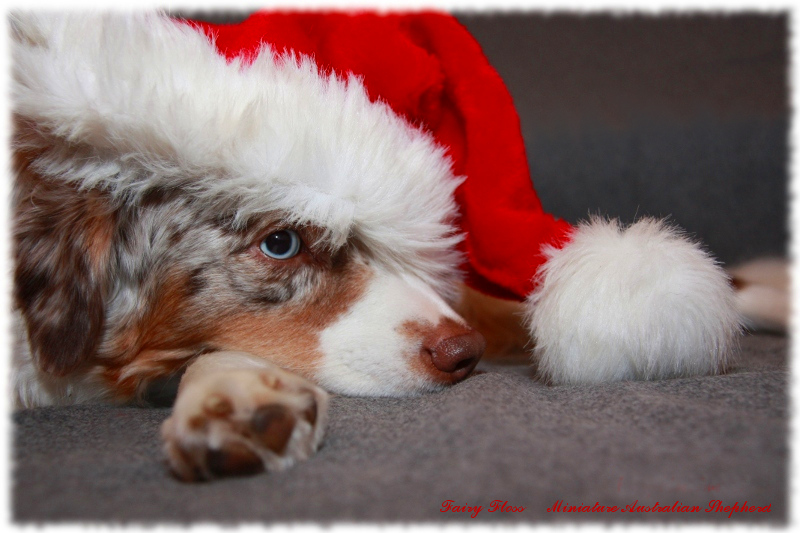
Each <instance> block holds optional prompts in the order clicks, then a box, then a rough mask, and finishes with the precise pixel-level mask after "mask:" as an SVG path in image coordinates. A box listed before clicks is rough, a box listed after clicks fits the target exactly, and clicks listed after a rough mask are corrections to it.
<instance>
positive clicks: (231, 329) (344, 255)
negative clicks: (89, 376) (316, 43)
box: [12, 14, 483, 395]
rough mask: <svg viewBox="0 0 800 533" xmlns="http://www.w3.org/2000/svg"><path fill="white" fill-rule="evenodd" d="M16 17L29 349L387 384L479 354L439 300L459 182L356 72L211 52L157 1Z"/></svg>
mask: <svg viewBox="0 0 800 533" xmlns="http://www.w3.org/2000/svg"><path fill="white" fill-rule="evenodd" d="M12 29H13V32H14V36H15V44H14V85H13V88H14V106H15V126H16V128H15V135H14V143H15V158H16V166H17V184H16V189H15V216H16V222H15V238H16V246H17V267H16V285H15V288H16V293H15V298H16V302H17V305H18V306H19V308H20V309H21V311H22V314H23V316H24V318H25V320H26V324H27V328H28V338H29V343H30V346H31V348H32V353H33V354H34V356H35V357H36V359H37V361H38V363H39V365H40V366H41V367H42V368H44V369H47V370H49V371H51V372H53V373H56V374H66V373H69V372H72V371H75V370H77V369H81V368H84V369H94V370H92V371H97V372H102V373H103V375H104V376H105V378H106V379H108V380H110V381H112V382H114V385H115V386H116V387H122V388H124V387H130V388H131V389H134V388H136V387H137V386H138V385H139V384H140V383H141V382H142V381H143V380H146V379H147V378H150V377H153V376H157V375H160V374H163V373H167V372H169V371H172V370H174V369H175V368H176V367H177V366H179V365H180V364H182V363H183V362H185V361H186V360H187V359H188V358H190V357H192V356H194V355H196V354H198V353H202V352H204V351H210V350H241V351H246V352H249V353H253V354H256V355H259V356H262V357H264V358H267V359H269V360H271V361H273V362H275V363H277V364H279V365H281V366H283V367H285V368H287V369H290V370H294V371H296V372H298V373H300V374H302V375H305V376H308V377H310V378H312V379H315V380H317V381H318V382H320V383H321V384H322V385H323V386H325V387H327V388H328V389H329V390H332V391H336V392H343V393H350V394H380V395H385V394H407V393H410V392H417V391H423V390H431V389H434V388H437V387H440V386H441V385H443V384H448V383H453V382H456V381H458V380H460V379H462V378H463V377H465V376H466V375H467V374H468V373H469V372H470V371H471V370H472V368H473V367H474V366H475V364H476V363H477V360H478V358H479V357H480V355H481V352H482V350H483V340H482V339H481V338H480V336H479V335H478V334H477V333H475V332H474V331H473V330H471V329H470V328H469V327H468V326H467V325H466V324H465V323H464V321H463V320H462V319H461V318H460V317H459V316H458V315H457V314H456V313H455V312H453V311H452V310H451V309H450V307H449V306H448V303H447V302H448V301H450V300H451V299H452V298H454V297H455V295H456V289H457V285H458V283H459V275H458V270H457V265H458V261H459V255H458V253H457V252H456V251H455V248H456V245H457V243H458V241H459V236H458V234H457V231H456V229H455V227H454V222H455V217H456V216H457V213H456V207H455V204H454V201H453V194H454V192H455V189H456V187H457V186H458V184H459V180H458V179H457V178H456V177H455V176H454V175H453V173H452V170H451V165H450V162H449V159H448V158H447V156H446V155H445V153H444V151H443V150H442V149H441V148H440V147H438V146H437V145H436V144H435V143H434V142H433V141H432V139H431V138H430V137H429V136H428V135H426V134H425V133H424V132H422V131H420V130H419V129H416V128H414V127H412V126H410V125H409V124H407V123H406V122H405V121H404V120H403V119H401V118H400V117H398V116H396V115H395V114H394V113H393V112H392V111H391V110H390V109H389V108H388V106H386V105H384V104H381V103H375V102H371V101H370V99H369V98H368V96H367V94H366V92H365V90H364V88H363V86H362V85H361V84H360V83H359V81H358V80H355V79H348V80H342V79H339V78H336V77H335V76H330V75H326V74H323V73H320V72H319V71H318V70H317V69H316V67H315V66H314V65H313V64H312V63H311V62H310V61H309V60H307V59H304V58H297V57H292V56H278V55H275V54H273V53H272V52H271V51H270V50H269V49H267V48H265V49H263V50H262V52H261V54H260V55H259V56H258V57H257V58H256V59H254V60H253V61H252V62H250V63H248V64H247V65H244V64H242V63H241V62H240V61H238V60H236V61H232V62H227V61H226V60H225V59H224V58H222V57H220V56H219V55H218V54H217V52H216V50H215V49H214V46H213V44H212V43H211V42H210V41H209V40H208V39H207V38H206V37H205V36H204V35H202V34H201V33H199V32H197V31H196V30H195V29H193V28H191V27H189V26H186V25H183V24H179V23H176V22H174V21H172V20H169V19H167V18H165V17H161V16H149V15H142V16H140V15H133V16H125V17H122V16H118V15H111V16H92V17H87V16H85V14H82V15H81V16H63V17H53V16H24V17H13V18H12ZM100 368H102V370H97V369H100Z"/></svg>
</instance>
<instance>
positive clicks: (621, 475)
mask: <svg viewBox="0 0 800 533" xmlns="http://www.w3.org/2000/svg"><path fill="white" fill-rule="evenodd" d="M786 345H787V342H786V339H785V338H782V337H773V336H765V335H761V336H748V337H746V338H745V339H744V342H743V352H742V357H741V359H740V362H739V363H738V364H737V365H736V366H735V367H734V368H733V369H732V371H731V372H730V373H728V374H726V375H722V376H715V377H698V378H686V379H673V380H666V381H656V382H628V383H614V384H609V385H584V386H557V387H548V386H546V385H544V384H542V383H539V382H537V381H535V380H533V379H531V375H530V371H529V369H528V367H527V366H525V365H519V364H513V365H498V364H491V365H487V364H484V365H483V366H482V368H481V372H480V373H478V374H477V375H474V376H472V377H470V378H469V379H467V380H466V381H464V382H462V383H461V384H459V385H457V386H455V387H453V388H452V389H449V390H446V391H444V392H442V393H439V394H430V395H426V396H421V397H418V398H408V399H387V398H346V397H336V398H334V399H333V402H332V404H331V419H330V426H329V428H328V433H327V437H326V439H325V444H324V446H323V448H322V450H321V451H320V452H319V453H318V454H317V455H316V456H315V457H313V458H312V459H310V460H309V461H307V462H304V463H301V464H299V465H298V466H296V467H295V468H292V469H290V470H288V471H285V472H281V473H275V474H268V475H257V476H253V477H244V478H234V479H225V480H219V481H214V482H211V483H203V484H185V483H182V482H179V481H177V480H175V479H174V478H172V477H171V476H170V475H169V474H168V472H167V469H166V467H165V464H164V463H163V457H162V455H161V451H160V448H159V440H158V429H159V425H160V423H161V422H162V421H163V420H164V419H165V418H166V417H167V416H168V413H169V410H168V409H166V408H160V409H142V408H133V407H129V408H111V407H103V406H82V407H70V408H42V409H33V410H28V411H24V412H20V413H17V414H16V415H15V416H14V421H15V425H16V435H15V437H16V446H15V452H14V458H15V463H16V466H15V468H14V475H13V480H14V491H13V505H12V509H13V517H14V519H15V520H16V521H20V522H41V521H44V522H55V521H59V522H60V521H104V522H112V523H113V522H150V521H156V522H159V523H172V522H179V523H186V522H205V521H209V520H213V521H216V522H226V523H241V522H253V521H259V522H270V523H274V522H317V523H325V522H329V521H337V522H339V521H373V522H387V521H388V522H416V523H420V522H439V523H451V522H458V523H462V522H572V521H582V522H583V521H615V522H663V521H668V522H688V521H692V522H697V521H703V522H705V521H713V522H717V523H732V522H765V521H766V522H772V523H775V522H781V521H784V520H786V518H787V497H786V494H787V487H786V485H787V471H786V468H787V455H788V453H787V441H786V439H787V416H788V414H787V411H788V403H787V391H786V384H787V372H786V367H787V364H786ZM448 500H452V504H451V507H450V510H448V511H445V512H442V509H443V504H444V505H445V506H446V504H445V502H447V501H448ZM713 500H720V501H721V502H722V504H723V507H726V506H732V505H733V504H735V503H737V502H738V503H739V506H740V507H741V506H742V505H743V504H744V503H745V501H746V502H747V506H748V507H749V506H758V507H765V506H770V508H769V511H768V512H767V511H766V510H765V512H761V513H759V512H757V511H756V512H753V513H750V512H746V513H740V512H737V513H734V514H733V515H732V516H731V515H730V514H731V513H730V511H728V512H722V511H716V506H715V505H714V506H712V508H713V509H715V510H714V511H712V512H706V509H708V508H709V502H711V501H713ZM496 501H499V502H500V504H499V505H500V507H505V510H495V511H494V512H492V511H491V506H492V502H496ZM504 502H507V503H504ZM557 502H561V507H560V509H561V510H560V511H558V512H554V511H551V510H552V509H553V507H554V506H555V505H557ZM676 502H680V503H679V505H678V506H675V504H676ZM598 503H599V505H600V506H604V507H606V508H608V507H612V506H617V507H618V508H619V509H618V510H617V511H616V512H610V511H608V510H606V511H605V512H565V509H569V508H570V507H571V506H576V507H578V506H592V507H594V506H595V505H596V504H598ZM656 504H657V505H656ZM631 505H634V511H633V512H630V511H626V512H623V511H622V510H623V509H625V507H626V506H631ZM465 506H466V507H473V510H472V511H471V512H460V511H454V510H453V508H455V507H458V508H459V509H461V508H463V507H465ZM478 506H480V507H482V509H481V510H480V511H478V512H477V513H475V509H474V508H475V507H478ZM653 506H656V507H658V508H659V511H658V512H654V511H652V507H653ZM684 506H688V507H694V506H697V507H698V508H699V509H698V511H697V512H678V511H679V510H680V509H682V508H683V507H684ZM512 507H513V508H516V509H517V511H516V512H515V511H510V510H509V509H511V508H512ZM642 507H645V508H650V509H651V511H650V512H646V511H644V509H641V508H642ZM636 508H640V509H639V510H638V512H637V510H636ZM663 508H666V509H669V511H666V510H663ZM673 508H674V509H673ZM520 509H521V510H520ZM549 510H550V511H549ZM473 514H474V515H475V517H474V518H472V515H473Z"/></svg>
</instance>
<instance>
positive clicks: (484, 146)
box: [190, 11, 572, 299]
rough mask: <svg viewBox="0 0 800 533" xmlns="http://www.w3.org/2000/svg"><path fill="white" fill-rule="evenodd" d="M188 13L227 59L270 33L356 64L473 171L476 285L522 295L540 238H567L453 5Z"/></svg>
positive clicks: (470, 275)
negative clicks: (546, 205) (213, 16)
mask: <svg viewBox="0 0 800 533" xmlns="http://www.w3.org/2000/svg"><path fill="white" fill-rule="evenodd" d="M190 24H193V25H195V26H196V27H198V28H199V29H201V30H202V31H204V32H205V33H206V34H207V35H209V36H210V37H212V38H213V39H214V41H215V44H216V47H217V49H218V51H219V52H220V53H221V54H223V55H224V56H225V57H226V58H228V59H233V58H236V57H240V58H244V59H245V60H247V59H248V58H252V57H254V56H255V55H256V54H257V53H258V51H259V50H260V48H261V46H262V45H263V44H264V43H267V44H269V45H270V46H271V47H272V49H273V50H274V51H275V52H276V53H279V54H280V53H284V52H292V53H295V54H298V55H304V56H309V57H312V58H313V59H314V61H315V62H316V63H317V65H318V66H319V67H320V69H321V70H322V71H323V72H335V73H336V74H337V75H340V76H343V77H346V76H347V75H349V74H354V75H356V76H358V77H360V78H361V79H362V81H363V84H364V86H365V87H366V89H367V92H368V93H369V96H370V98H371V99H373V100H382V101H384V102H386V103H388V104H389V105H390V106H391V108H392V109H393V110H394V111H395V112H396V113H397V114H399V115H400V116H402V117H404V118H405V119H406V120H408V121H409V122H410V123H412V124H414V125H417V126H421V127H422V128H424V129H426V130H428V131H430V132H431V133H432V134H433V135H434V137H435V139H436V141H437V142H438V143H439V144H440V145H442V146H444V147H446V149H447V151H448V154H449V156H450V157H451V159H452V161H453V165H454V172H455V174H457V175H462V176H466V178H467V179H466V181H465V182H464V183H463V184H462V185H461V186H460V187H459V189H458V190H457V192H456V200H457V202H458V204H459V207H460V217H461V218H460V220H459V221H458V223H459V224H460V227H461V229H462V230H463V232H464V233H465V235H466V237H465V240H464V241H463V242H462V245H461V246H462V250H463V251H464V252H465V255H466V257H467V259H468V262H467V264H466V265H464V269H465V271H466V281H467V283H468V285H470V286H471V287H473V288H475V289H478V290H480V291H482V292H484V293H487V294H491V295H493V296H498V297H504V298H511V299H524V298H525V297H526V296H527V295H529V294H530V293H531V292H532V290H533V280H534V278H535V275H536V272H537V270H538V269H539V267H540V266H541V265H542V264H543V262H544V261H545V257H544V256H543V255H541V253H540V252H541V248H542V245H544V244H553V245H556V246H558V245H560V244H563V243H564V242H565V241H566V240H568V235H569V233H570V231H571V229H572V228H571V226H570V225H569V224H568V223H567V222H565V221H563V220H559V219H556V218H555V217H553V216H552V215H550V214H548V213H546V212H545V211H544V210H543V208H542V205H541V203H540V201H539V198H538V197H537V195H536V192H535V191H534V188H533V185H532V182H531V179H530V174H529V170H528V163H527V159H526V156H525V146H524V142H523V138H522V134H521V132H520V125H519V118H518V116H517V113H516V111H515V109H514V103H513V101H512V98H511V95H510V94H509V93H508V90H507V89H506V87H505V85H504V84H503V81H502V80H501V78H500V76H499V75H498V74H497V72H496V71H495V70H494V69H493V68H492V66H491V65H490V64H489V62H488V60H487V59H486V57H485V56H484V54H483V52H482V51H481V49H480V46H479V45H478V43H477V42H476V41H475V39H474V38H473V37H472V36H471V35H470V34H469V32H468V31H467V30H466V29H465V28H464V27H463V26H462V25H461V24H460V23H459V22H458V21H457V20H456V19H455V18H453V17H452V16H450V15H447V14H443V13H436V12H420V13H403V14H388V15H378V14H375V13H342V12H270V11H267V12H259V13H255V14H253V15H251V16H250V17H249V18H248V19H246V20H245V21H244V22H241V23H238V24H209V23H206V22H200V21H190Z"/></svg>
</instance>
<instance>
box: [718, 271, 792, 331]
mask: <svg viewBox="0 0 800 533" xmlns="http://www.w3.org/2000/svg"><path fill="white" fill-rule="evenodd" d="M728 274H729V275H730V278H731V281H732V283H733V285H734V287H735V288H736V305H737V307H738V309H739V313H740V314H741V316H742V321H743V323H744V325H745V327H747V328H748V329H750V330H754V331H772V332H777V333H786V332H787V331H788V330H789V320H790V314H791V303H790V289H791V281H790V276H789V261H788V260H786V259H783V258H777V257H770V258H761V259H755V260H752V261H748V262H746V263H743V264H741V265H737V266H735V267H732V268H729V269H728Z"/></svg>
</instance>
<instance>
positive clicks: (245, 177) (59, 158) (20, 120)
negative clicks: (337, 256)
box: [11, 12, 460, 292]
mask: <svg viewBox="0 0 800 533" xmlns="http://www.w3.org/2000/svg"><path fill="white" fill-rule="evenodd" d="M11 23H12V33H13V35H14V40H13V41H14V42H13V58H14V65H13V77H14V81H13V104H14V112H15V116H16V119H17V124H18V125H19V127H18V133H17V135H16V138H15V142H16V144H17V147H18V148H19V149H29V150H31V151H32V153H39V152H41V151H42V150H43V149H44V150H45V152H44V153H43V155H42V156H40V157H39V159H38V160H37V161H36V165H37V170H38V171H39V172H41V173H42V174H44V175H47V176H50V177H54V178H58V179H64V180H70V181H72V182H74V183H77V184H79V185H80V186H82V187H101V188H104V189H106V190H108V191H110V192H111V193H112V195H114V197H115V198H118V199H120V200H121V201H135V200H136V198H137V197H139V196H140V195H142V194H144V193H145V192H147V191H148V190H150V189H152V188H154V187H170V188H173V187H180V188H182V189H184V190H185V191H186V192H187V194H193V195H195V197H196V198H197V200H198V201H200V202H202V205H207V206H208V209H210V210H211V209H216V210H221V209H222V210H227V211H233V213H234V216H235V219H234V220H236V221H241V222H243V221H245V220H246V219H247V218H248V217H250V216H252V215H259V214H263V213H270V212H280V213H282V214H283V216H284V219H285V220H286V221H287V222H290V223H297V224H303V223H311V224H315V225H317V226H319V227H320V228H322V229H323V230H325V231H326V232H327V233H326V237H327V238H328V240H329V242H330V244H331V245H332V246H340V245H342V244H343V243H344V242H345V241H346V240H347V239H349V238H351V237H356V238H359V239H361V240H362V242H365V243H366V245H367V247H369V249H370V250H371V252H372V253H373V254H374V256H375V258H376V260H378V261H381V262H382V263H384V264H386V265H387V266H389V267H396V268H397V269H399V270H411V271H413V272H414V273H415V274H416V275H418V276H419V277H421V278H423V279H424V281H426V282H427V283H429V284H431V285H432V286H433V287H434V288H436V289H438V290H439V291H440V292H446V290H447V289H448V288H450V287H451V286H452V282H453V277H454V276H455V273H456V272H457V269H456V268H455V266H456V265H457V263H458V261H459V257H458V255H457V254H456V252H455V251H454V245H455V243H456V242H457V241H458V240H459V239H460V237H459V236H457V235H456V231H455V229H454V227H453V225H452V224H453V220H454V218H455V215H456V206H455V203H454V201H453V192H454V190H455V188H456V187H457V186H458V184H459V183H460V179H458V178H456V177H454V176H453V173H452V169H451V166H452V165H451V162H450V160H449V158H448V157H447V156H446V155H445V152H444V150H443V149H442V148H441V147H439V146H438V145H436V143H435V142H434V141H433V138H432V137H431V136H430V135H428V134H426V133H425V132H423V131H421V130H420V129H417V128H415V127H412V126H411V125H410V124H408V123H407V122H406V121H405V120H403V119H402V118H401V117H399V116H397V115H396V114H395V113H394V112H393V111H392V110H391V109H390V108H389V106H388V105H386V104H384V103H381V102H371V101H370V100H369V98H368V96H367V93H366V91H365V89H364V87H363V84H362V83H361V81H360V80H358V79H356V78H354V77H350V78H349V79H346V80H345V79H340V78H337V77H336V76H333V75H325V74H322V73H321V72H320V71H319V70H318V68H317V66H316V65H315V64H314V62H313V61H312V60H311V59H309V58H306V57H296V56H294V55H277V54H275V53H273V52H272V50H271V49H270V48H269V47H267V46H264V47H263V48H262V49H261V51H260V53H259V54H258V57H257V58H256V59H255V60H253V61H252V62H251V63H247V64H245V63H244V62H243V61H240V60H238V59H237V60H233V61H230V62H228V61H226V59H225V58H224V57H223V56H222V55H220V54H219V53H218V52H217V50H216V49H215V47H214V44H213V42H212V40H211V39H209V38H208V37H207V36H206V35H205V34H204V33H202V32H201V31H199V30H197V29H195V28H193V27H191V26H189V25H187V24H183V23H179V22H176V21H174V20H172V19H170V18H168V17H167V16H164V15H158V14H142V13H126V14H121V13H99V14H98V13H86V12H78V13H61V14H52V13H37V14H34V13H15V14H13V15H12V17H11Z"/></svg>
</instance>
